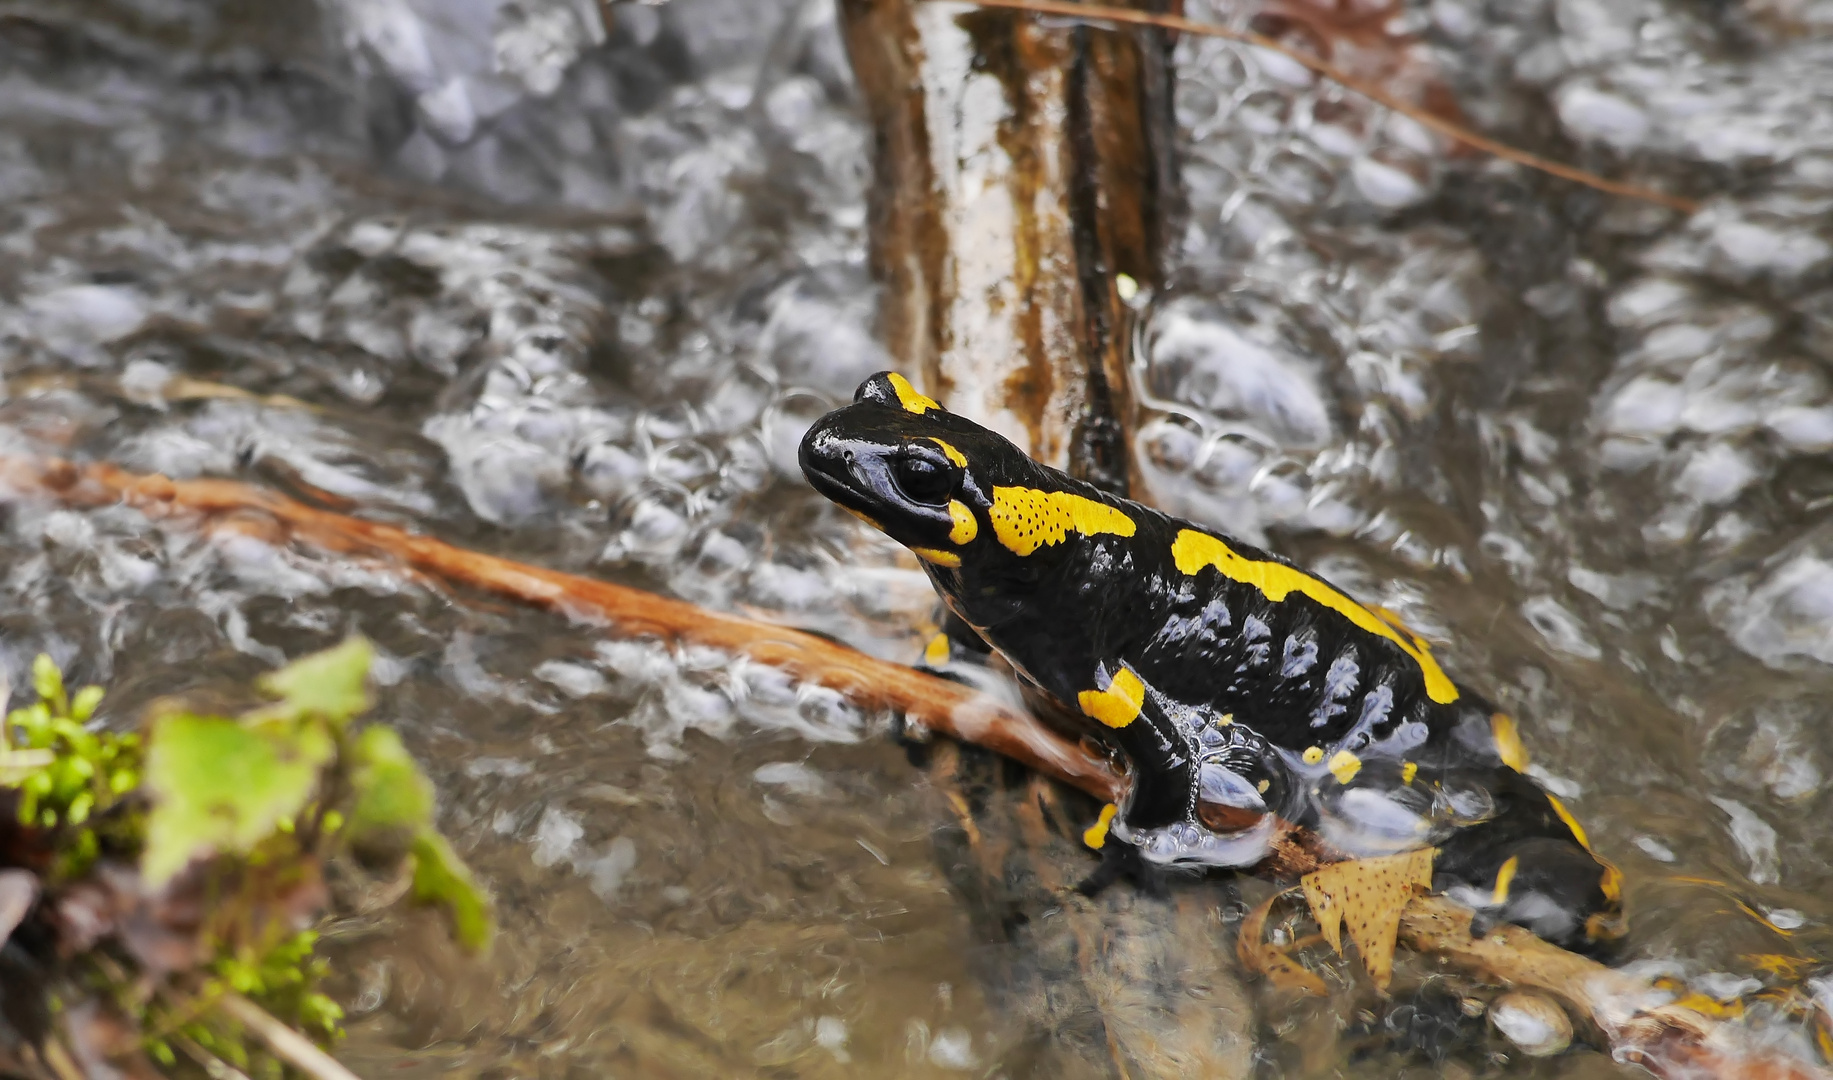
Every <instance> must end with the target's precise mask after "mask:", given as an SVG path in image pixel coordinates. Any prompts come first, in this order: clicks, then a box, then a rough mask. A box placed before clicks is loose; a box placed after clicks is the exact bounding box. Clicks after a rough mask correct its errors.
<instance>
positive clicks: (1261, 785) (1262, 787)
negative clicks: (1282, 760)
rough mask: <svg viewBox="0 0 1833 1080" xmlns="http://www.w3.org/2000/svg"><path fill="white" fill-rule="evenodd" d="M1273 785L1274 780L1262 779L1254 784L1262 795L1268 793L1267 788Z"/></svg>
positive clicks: (1255, 788)
mask: <svg viewBox="0 0 1833 1080" xmlns="http://www.w3.org/2000/svg"><path fill="white" fill-rule="evenodd" d="M1272 786H1273V781H1271V780H1262V781H1261V782H1260V783H1258V784H1255V785H1254V790H1255V791H1258V792H1260V793H1261V794H1262V795H1265V794H1266V793H1267V789H1268V788H1270V787H1272Z"/></svg>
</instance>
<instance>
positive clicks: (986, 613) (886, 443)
mask: <svg viewBox="0 0 1833 1080" xmlns="http://www.w3.org/2000/svg"><path fill="white" fill-rule="evenodd" d="M893 378H894V377H893V376H889V375H885V374H881V375H877V376H874V377H873V378H871V379H868V380H867V381H866V382H865V383H864V384H862V385H861V387H860V388H859V392H858V394H857V395H856V397H855V400H854V403H853V404H852V405H848V406H846V407H844V408H841V409H837V410H835V411H834V412H832V413H829V414H828V415H827V416H825V417H823V418H822V419H821V420H820V421H818V422H817V423H816V424H815V425H814V427H813V428H811V429H810V431H809V433H808V435H807V436H806V437H805V438H804V440H803V443H802V447H801V463H802V468H803V471H804V472H805V473H806V474H807V476H808V479H809V481H810V482H811V483H812V484H813V485H814V487H815V488H816V489H817V490H818V491H820V492H821V493H822V494H824V495H826V496H827V497H828V498H830V499H832V500H834V501H835V502H836V503H838V504H840V505H841V506H843V507H845V508H847V509H849V510H852V511H854V512H855V513H858V514H861V515H863V516H865V517H866V518H867V519H869V520H870V521H871V522H872V523H873V524H875V525H877V526H878V527H879V528H881V529H883V530H884V531H885V532H887V533H888V534H889V535H890V536H891V537H892V538H894V539H896V540H898V541H899V542H900V543H903V544H905V545H907V546H909V547H911V548H913V549H915V550H917V551H918V553H919V555H923V554H925V553H928V555H927V559H928V561H926V562H925V564H924V565H925V568H926V569H927V570H928V573H929V575H930V578H931V579H932V580H933V581H934V583H935V586H936V590H937V592H938V593H940V594H941V596H942V599H943V600H944V602H945V603H946V604H947V605H948V607H949V608H950V610H951V611H953V612H954V613H955V615H957V616H958V617H959V619H960V620H961V621H963V622H965V623H966V624H967V625H968V626H970V627H972V628H973V630H974V631H975V632H976V633H977V634H978V635H979V636H980V637H981V638H982V639H983V640H984V641H985V643H986V644H987V645H990V646H991V647H992V648H993V649H995V650H997V651H998V652H999V653H1001V654H1002V655H1003V656H1004V657H1005V658H1006V659H1007V660H1008V661H1010V662H1011V664H1012V666H1013V667H1014V668H1015V669H1016V670H1017V671H1019V672H1020V674H1021V676H1022V677H1023V678H1025V679H1026V680H1027V681H1029V682H1031V683H1033V684H1034V685H1035V687H1036V689H1037V690H1039V691H1041V692H1042V694H1044V695H1045V696H1046V697H1048V698H1049V699H1050V700H1051V702H1052V703H1053V704H1054V705H1055V706H1059V707H1060V708H1059V709H1058V711H1060V712H1061V713H1062V714H1063V715H1064V716H1070V717H1076V718H1078V719H1079V720H1080V721H1081V723H1082V724H1083V725H1084V726H1083V730H1084V731H1085V732H1086V733H1090V734H1094V735H1096V736H1098V737H1100V738H1102V739H1104V740H1105V741H1106V742H1107V743H1108V744H1109V745H1112V746H1114V747H1115V748H1116V749H1117V750H1118V751H1119V752H1120V753H1121V754H1123V755H1124V756H1125V757H1126V759H1127V761H1128V763H1129V764H1130V766H1131V769H1132V773H1133V777H1134V788H1133V792H1132V794H1131V796H1130V797H1129V799H1128V801H1127V803H1126V804H1125V805H1124V806H1123V807H1122V808H1121V813H1120V820H1119V821H1118V822H1117V823H1116V828H1115V835H1117V836H1119V837H1120V838H1122V839H1124V840H1130V841H1132V842H1135V843H1139V844H1141V845H1142V851H1145V852H1146V854H1147V857H1148V858H1149V859H1152V860H1153V861H1158V862H1174V861H1197V862H1206V863H1211V864H1218V865H1245V864H1246V863H1250V862H1253V861H1257V859H1258V858H1259V857H1260V855H1261V854H1263V853H1264V846H1263V845H1260V844H1259V843H1257V842H1255V841H1254V839H1253V838H1254V837H1256V836H1259V835H1263V834H1264V832H1265V830H1261V831H1260V832H1256V831H1255V829H1254V826H1255V825H1256V824H1257V823H1258V822H1259V821H1260V819H1261V818H1263V817H1264V818H1266V820H1268V821H1270V820H1272V819H1273V818H1275V817H1276V818H1279V819H1283V820H1285V821H1288V822H1292V823H1294V824H1298V825H1301V826H1305V827H1309V828H1312V829H1315V830H1317V831H1318V832H1319V833H1320V835H1322V837H1323V838H1324V839H1325V840H1326V841H1328V842H1330V843H1332V844H1334V845H1336V846H1337V847H1339V848H1341V849H1343V850H1344V851H1346V852H1348V853H1350V854H1352V855H1363V856H1366V855H1379V854H1387V853H1390V852H1393V851H1398V850H1406V849H1410V848H1417V847H1422V846H1425V845H1427V844H1434V845H1437V846H1438V847H1439V848H1440V855H1439V856H1438V858H1437V861H1436V871H1437V880H1436V882H1435V884H1436V885H1437V886H1438V887H1439V888H1441V889H1449V890H1451V891H1452V892H1453V893H1454V894H1455V895H1459V896H1460V898H1462V899H1465V900H1466V901H1467V902H1471V903H1476V904H1478V906H1484V907H1487V908H1489V909H1490V910H1489V912H1488V914H1489V915H1490V916H1491V917H1500V918H1503V919H1508V920H1510V921H1516V922H1520V923H1522V924H1524V925H1528V926H1531V927H1532V928H1534V929H1535V930H1537V931H1538V932H1540V933H1541V934H1542V936H1544V937H1547V938H1549V939H1551V940H1555V941H1559V942H1561V943H1565V944H1582V943H1583V942H1584V940H1585V939H1586V938H1587V937H1596V936H1599V934H1600V933H1601V932H1602V930H1603V928H1604V927H1605V926H1606V925H1607V924H1608V922H1609V920H1608V915H1609V913H1611V912H1612V911H1613V910H1614V901H1615V891H1616V890H1615V871H1614V870H1612V869H1607V867H1606V866H1605V865H1603V864H1601V863H1600V862H1599V861H1598V860H1597V859H1596V858H1595V857H1594V856H1593V855H1592V854H1591V853H1590V851H1589V850H1588V849H1587V848H1586V847H1585V846H1584V845H1583V843H1582V841H1581V840H1580V838H1578V837H1576V836H1575V835H1574V833H1573V830H1572V828H1570V827H1569V826H1568V824H1567V823H1566V821H1565V820H1562V818H1561V815H1560V814H1559V813H1558V811H1557V810H1556V809H1555V804H1554V803H1553V802H1552V801H1551V800H1550V799H1549V797H1548V796H1547V794H1546V793H1545V792H1544V791H1542V790H1541V789H1540V788H1539V787H1538V786H1537V785H1536V784H1535V783H1534V782H1533V781H1532V780H1530V779H1528V778H1527V777H1525V776H1523V775H1521V774H1520V773H1518V772H1516V771H1515V770H1513V769H1511V768H1509V767H1508V766H1507V765H1505V764H1503V761H1502V758H1501V755H1500V753H1499V751H1498V748H1497V745H1496V741H1495V738H1494V736H1493V735H1492V720H1491V717H1492V714H1493V713H1494V711H1495V710H1494V709H1493V707H1492V706H1491V705H1490V704H1489V703H1488V702H1486V701H1484V700H1483V699H1481V698H1479V697H1477V696H1476V695H1474V694H1472V693H1470V692H1469V691H1467V690H1464V689H1463V688H1462V687H1458V688H1456V700H1454V701H1449V702H1444V701H1434V700H1432V698H1431V696H1430V694H1429V693H1428V684H1427V681H1426V674H1425V669H1424V663H1423V662H1422V661H1421V660H1419V659H1416V658H1415V657H1414V656H1412V655H1409V654H1408V652H1407V651H1406V650H1405V649H1403V648H1402V647H1401V646H1400V645H1398V644H1396V643H1395V642H1394V641H1391V640H1389V639H1388V638H1387V637H1385V636H1382V635H1381V634H1378V633H1374V632H1371V631H1370V630H1369V629H1366V628H1365V627H1364V626H1360V625H1357V623H1356V622H1355V621H1353V620H1352V618H1350V617H1349V616H1347V615H1345V614H1344V613H1342V612H1340V611H1338V610H1335V609H1333V608H1332V607H1331V606H1327V605H1326V604H1324V603H1320V602H1318V601H1317V600H1314V599H1313V598H1312V597H1310V596H1307V595H1304V594H1303V593H1302V592H1299V591H1291V592H1288V593H1286V594H1285V595H1284V596H1283V598H1282V599H1279V600H1277V601H1275V600H1273V599H1270V598H1269V595H1268V594H1267V593H1266V592H1263V591H1262V589H1261V588H1260V587H1257V586H1256V585H1255V584H1250V583H1247V582H1244V581H1239V580H1232V579H1231V578H1230V577H1228V576H1225V575H1224V574H1223V573H1222V572H1221V571H1220V570H1219V569H1218V568H1217V567H1216V566H1203V567H1201V568H1200V569H1198V570H1197V572H1196V573H1194V574H1191V573H1186V572H1185V571H1184V570H1183V569H1180V568H1179V566H1178V565H1177V563H1176V560H1175V559H1174V558H1173V555H1172V551H1173V544H1174V542H1175V541H1176V539H1177V538H1178V536H1179V535H1180V534H1181V533H1183V532H1185V531H1186V530H1191V531H1195V532H1199V533H1203V534H1205V535H1208V536H1211V537H1216V538H1218V539H1220V540H1222V541H1223V542H1224V543H1225V544H1226V545H1227V548H1228V549H1231V550H1232V551H1233V552H1234V553H1235V554H1236V555H1238V556H1240V557H1241V558H1242V559H1246V560H1252V561H1253V562H1264V563H1275V564H1278V565H1279V566H1282V567H1289V566H1290V565H1291V564H1289V563H1287V562H1286V561H1285V560H1283V559H1280V558H1279V557H1278V556H1276V555H1273V554H1270V553H1268V552H1265V551H1262V550H1260V549H1257V548H1254V547H1252V546H1251V545H1248V544H1245V543H1242V542H1239V541H1236V540H1234V539H1232V538H1230V537H1227V536H1226V535H1225V534H1222V533H1218V532H1215V531H1214V530H1209V529H1205V528H1203V527H1201V526H1197V525H1194V524H1192V523H1190V522H1186V521H1181V520H1179V519H1176V518H1172V517H1169V516H1167V515H1164V514H1161V513H1159V512H1157V511H1155V510H1152V509H1150V508H1148V507H1145V506H1141V505H1139V504H1137V503H1132V502H1129V501H1127V500H1124V499H1119V498H1115V497H1113V496H1111V495H1107V494H1105V493H1103V492H1101V491H1099V490H1097V489H1095V488H1093V487H1091V486H1089V485H1086V484H1082V483H1079V482H1077V481H1075V480H1072V479H1070V478H1069V477H1068V476H1066V475H1065V474H1063V473H1061V472H1058V471H1057V470H1054V469H1050V468H1047V467H1045V466H1043V465H1040V464H1038V463H1037V462H1035V461H1033V460H1031V459H1030V458H1029V457H1027V456H1026V455H1025V454H1023V453H1022V452H1021V451H1019V450H1018V448H1017V447H1015V446H1014V445H1013V444H1012V443H1010V442H1009V441H1007V440H1006V439H1004V438H1002V437H1001V436H999V435H997V434H995V433H993V432H991V431H989V430H987V429H985V428H982V427H980V426H979V425H977V424H974V423H973V422H971V421H969V420H966V419H964V418H962V417H959V416H955V415H953V414H951V413H948V412H946V411H943V410H941V409H939V408H931V407H927V406H926V405H923V404H921V403H920V399H919V405H918V407H919V408H922V411H921V412H920V413H919V412H915V411H912V408H911V407H910V405H909V404H908V401H907V398H906V395H903V394H900V393H899V386H898V384H896V383H894V382H892V381H891V380H892V379H893ZM903 388H904V389H905V390H906V391H908V384H903ZM936 439H941V440H943V441H944V442H946V443H947V444H948V447H949V448H950V449H953V450H955V451H957V452H958V453H959V454H960V455H961V456H962V457H963V458H965V460H966V462H967V464H966V465H965V466H962V465H959V464H957V463H955V462H954V461H952V460H951V459H950V455H949V454H948V453H947V452H946V451H945V450H944V449H943V447H941V446H940V445H938V444H937V443H936V442H935V441H934V440H936ZM996 488H1024V489H1034V490H1036V491H1043V492H1064V493H1069V494H1071V495H1075V496H1080V497H1081V498H1083V499H1086V500H1091V501H1092V502H1094V503H1099V504H1101V505H1102V506H1105V507H1109V508H1112V509H1115V510H1118V511H1120V512H1121V513H1122V514H1124V515H1125V517H1126V519H1127V520H1129V521H1131V522H1132V523H1133V526H1134V529H1135V531H1134V532H1133V535H1130V536H1122V535H1118V534H1116V533H1113V532H1094V533H1092V534H1088V535H1084V534H1082V533H1079V532H1075V531H1070V532H1067V533H1066V534H1065V536H1064V538H1063V539H1062V540H1061V542H1058V543H1053V544H1047V545H1043V546H1039V547H1037V549H1036V550H1034V551H1031V552H1030V553H1028V554H1019V553H1018V552H1016V551H1014V550H1012V549H1010V548H1008V546H1007V545H1006V544H1005V543H1003V542H1002V541H1001V539H1000V538H999V536H998V535H997V534H996V533H997V530H996V529H995V528H994V527H993V520H992V518H991V516H990V513H991V511H992V509H993V506H994V493H995V489H996ZM951 499H952V500H956V501H958V502H959V503H960V504H962V505H964V506H966V507H967V508H969V509H970V510H971V511H972V513H973V514H974V516H975V519H976V523H977V528H976V530H975V535H974V537H973V538H972V539H971V540H969V541H968V542H966V543H959V544H958V543H955V542H953V541H951V539H950V533H951V529H953V528H954V527H955V524H956V522H955V520H954V519H953V518H951V517H950V514H949V510H948V503H949V501H950V500H951ZM1021 546H1022V545H1021ZM936 553H941V554H940V555H937V554H936ZM951 558H952V559H957V560H958V561H959V565H958V566H950V565H943V564H942V563H946V562H947V561H948V560H949V559H951ZM937 559H940V560H941V563H939V562H938V561H936V560H937ZM1310 580H1312V581H1317V580H1318V579H1316V578H1314V577H1312V578H1310ZM1349 603H1350V606H1354V605H1353V602H1349ZM1390 625H1391V624H1390ZM1395 633H1396V634H1398V635H1399V636H1401V637H1402V638H1403V639H1404V640H1406V641H1408V642H1409V643H1411V644H1413V645H1414V647H1415V649H1416V650H1418V651H1423V645H1424V643H1423V642H1419V641H1418V639H1416V638H1413V637H1412V636H1411V635H1410V634H1409V633H1408V632H1406V631H1405V630H1404V629H1396V630H1395ZM1426 655H1427V656H1428V657H1429V653H1427V654H1426ZM1122 667H1124V668H1125V669H1126V670H1128V671H1130V672H1131V673H1132V674H1133V675H1134V676H1136V677H1137V678H1138V679H1139V681H1140V683H1142V684H1143V686H1144V688H1145V701H1144V703H1143V706H1142V707H1141V709H1140V711H1139V714H1138V716H1137V718H1136V719H1134V720H1133V721H1132V722H1130V723H1127V724H1125V726H1122V727H1119V728H1112V727H1109V726H1106V725H1105V724H1102V723H1097V722H1095V721H1094V720H1092V719H1087V718H1086V717H1085V716H1084V715H1083V714H1084V710H1083V709H1082V708H1081V707H1079V705H1078V701H1079V696H1080V695H1082V694H1083V693H1084V692H1086V691H1093V690H1101V689H1105V688H1107V687H1108V686H1109V680H1110V679H1112V678H1113V677H1114V675H1115V673H1116V672H1117V671H1119V670H1120V669H1121V668H1122ZM1333 672H1334V675H1333V674H1332V673H1333ZM1448 685H1449V684H1448V683H1447V684H1440V688H1439V690H1438V693H1439V695H1440V697H1444V696H1446V694H1447V690H1446V689H1445V687H1447V686H1448ZM1224 717H1228V718H1231V719H1232V723H1227V722H1224V721H1223V718H1224ZM1205 733H1207V740H1208V741H1207V742H1205ZM1308 750H1309V751H1310V752H1311V753H1310V757H1309V759H1307V755H1306V752H1307V751H1308ZM1339 751H1348V752H1349V753H1350V754H1353V755H1354V757H1355V758H1356V759H1357V767H1356V768H1355V769H1354V770H1353V773H1352V775H1351V776H1350V778H1349V780H1348V781H1347V782H1344V781H1343V780H1342V779H1341V774H1340V773H1334V772H1332V771H1331V769H1330V768H1329V764H1330V763H1331V762H1332V761H1333V760H1336V759H1337V758H1336V755H1338V753H1339ZM1320 752H1321V754H1320ZM1205 765H1210V766H1220V767H1222V768H1223V769H1225V770H1226V772H1220V771H1217V770H1216V769H1214V768H1212V769H1211V770H1210V773H1209V774H1208V775H1214V776H1218V777H1226V778H1228V779H1229V782H1230V783H1231V784H1233V785H1234V786H1233V787H1232V788H1231V789H1230V790H1231V791H1232V792H1233V794H1225V795H1222V796H1218V798H1223V799H1224V800H1225V802H1226V803H1227V804H1228V805H1224V804H1222V803H1214V802H1208V800H1203V799H1200V798H1199V796H1200V795H1201V794H1202V792H1203V791H1204V790H1208V791H1211V792H1214V791H1216V790H1218V789H1217V788H1216V787H1214V786H1212V787H1211V788H1208V789H1203V788H1202V785H1201V784H1200V783H1199V770H1200V769H1201V768H1202V767H1203V766H1205ZM1242 782H1244V784H1245V787H1244V786H1243V783H1242ZM1245 788H1253V789H1255V790H1257V791H1258V792H1259V798H1258V799H1256V798H1255V797H1254V795H1253V794H1252V793H1249V792H1247V791H1246V790H1245ZM1206 802H1207V803H1208V805H1206V806H1205V805H1200V804H1201V803H1206ZM1205 820H1208V821H1209V822H1210V824H1211V825H1212V826H1214V828H1208V827H1205V826H1204V824H1203V822H1204V821H1205ZM1396 821H1398V822H1400V823H1401V825H1404V826H1405V827H1404V828H1402V827H1399V826H1394V827H1388V826H1389V825H1392V823H1393V822H1396ZM1384 823H1385V824H1384ZM1192 829H1200V830H1203V833H1202V835H1201V836H1200V837H1199V836H1198V835H1197V834H1196V833H1193V832H1191V831H1190V830H1192ZM1180 837H1181V838H1184V839H1190V838H1193V837H1195V838H1196V839H1197V841H1198V842H1197V843H1196V846H1194V847H1191V846H1189V845H1182V844H1179V843H1174V842H1173V841H1175V840H1177V838H1180ZM1155 853H1156V854H1155ZM1511 857H1512V858H1514V859H1515V863H1514V866H1513V869H1512V871H1511V873H1510V874H1509V875H1508V878H1509V879H1510V880H1511V881H1512V884H1511V885H1510V887H1509V888H1507V889H1505V890H1503V892H1504V894H1505V896H1504V899H1503V902H1500V903H1495V902H1491V901H1493V900H1494V899H1495V896H1494V894H1495V892H1496V885H1497V883H1498V874H1500V873H1502V871H1503V867H1504V864H1506V863H1508V861H1509V860H1510V858H1511Z"/></svg>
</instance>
